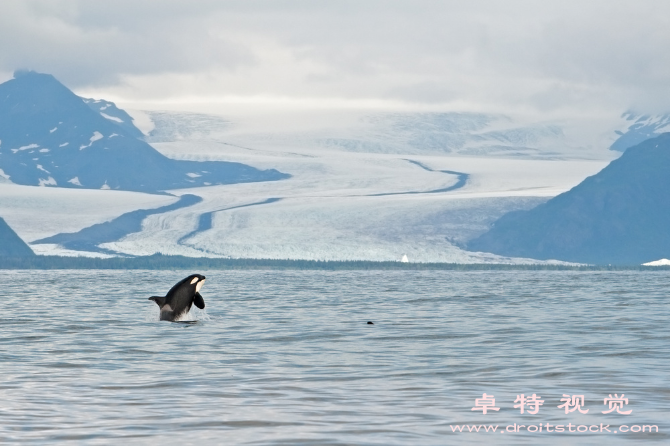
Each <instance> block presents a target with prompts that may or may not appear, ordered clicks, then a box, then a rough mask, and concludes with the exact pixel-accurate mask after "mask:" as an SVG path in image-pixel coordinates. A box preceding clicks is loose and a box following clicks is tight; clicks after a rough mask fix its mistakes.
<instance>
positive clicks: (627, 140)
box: [610, 111, 670, 152]
mask: <svg viewBox="0 0 670 446" xmlns="http://www.w3.org/2000/svg"><path fill="white" fill-rule="evenodd" d="M621 117H622V118H623V119H625V120H626V128H625V129H624V131H621V130H617V131H616V133H617V135H619V137H618V138H617V140H616V141H614V143H613V144H612V146H611V147H610V148H611V149H612V150H617V151H619V152H623V151H625V150H626V149H628V148H629V147H633V146H636V145H638V144H640V143H641V142H642V141H646V140H647V139H651V138H655V137H657V136H658V135H659V134H661V133H664V132H670V114H662V115H645V114H640V113H635V112H632V111H627V112H626V113H624V114H623V115H621Z"/></svg>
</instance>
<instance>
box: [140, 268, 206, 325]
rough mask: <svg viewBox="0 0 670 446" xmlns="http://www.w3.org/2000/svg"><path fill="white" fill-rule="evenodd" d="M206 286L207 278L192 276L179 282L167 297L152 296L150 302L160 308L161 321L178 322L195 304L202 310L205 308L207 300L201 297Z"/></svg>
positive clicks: (197, 275) (200, 275)
mask: <svg viewBox="0 0 670 446" xmlns="http://www.w3.org/2000/svg"><path fill="white" fill-rule="evenodd" d="M204 284H205V276H203V275H202V274H192V275H190V276H188V277H186V278H185V279H182V280H180V281H179V282H177V283H176V284H175V285H174V286H173V287H172V288H170V291H168V293H167V294H166V295H165V296H151V297H150V298H149V300H153V301H154V302H156V304H157V305H158V307H159V308H160V310H161V315H160V320H162V321H171V322H176V321H179V320H180V319H181V318H182V317H184V316H186V315H187V314H188V312H189V311H190V310H191V306H192V305H193V304H195V306H196V307H198V308H200V309H201V310H202V309H204V308H205V300H204V299H203V298H202V296H201V295H200V289H201V288H202V286H203V285H204Z"/></svg>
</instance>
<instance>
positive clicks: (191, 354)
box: [0, 271, 670, 445]
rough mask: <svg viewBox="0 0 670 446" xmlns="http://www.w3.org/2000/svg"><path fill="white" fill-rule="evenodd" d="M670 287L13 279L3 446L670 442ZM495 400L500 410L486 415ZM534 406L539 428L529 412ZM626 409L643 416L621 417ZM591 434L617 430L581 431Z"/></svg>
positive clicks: (0, 392) (487, 275)
mask: <svg viewBox="0 0 670 446" xmlns="http://www.w3.org/2000/svg"><path fill="white" fill-rule="evenodd" d="M195 272H199V273H202V274H205V275H206V276H207V283H206V284H205V286H204V287H203V289H202V290H201V294H202V295H203V297H204V298H205V302H206V304H207V307H206V310H205V311H199V310H197V309H194V310H192V313H191V314H190V315H189V319H191V320H192V321H194V323H188V324H186V323H170V322H160V321H158V320H157V318H158V307H157V306H156V305H155V304H154V303H153V302H150V301H148V300H147V298H148V297H149V296H151V295H155V294H164V293H165V292H167V290H168V289H169V288H170V287H171V286H172V285H173V284H174V283H176V282H177V281H178V280H180V279H182V278H183V277H186V276H187V275H188V274H190V273H195ZM669 282H670V273H668V272H667V271H666V272H634V271H630V272H572V271H477V272H452V271H337V272H328V271H327V272H323V271H0V283H1V284H2V293H1V296H0V302H1V304H0V305H2V310H3V311H2V314H1V315H0V443H19V442H20V443H26V444H30V443H39V444H51V443H63V442H70V443H73V444H75V443H76V444H118V443H120V442H123V443H124V444H158V443H162V444H244V445H300V444H305V445H396V444H397V445H444V444H593V445H599V444H639V443H640V442H643V441H644V442H655V443H658V444H668V443H670V434H669V433H670V377H669V375H670V328H669V321H670V299H669V297H670V287H669V286H668V284H669ZM367 321H372V322H374V324H373V325H370V324H367ZM484 393H486V394H487V395H491V396H492V397H493V398H494V399H495V407H498V408H499V410H498V411H497V412H496V411H492V410H489V411H488V413H487V414H483V413H482V411H473V410H472V408H473V407H474V406H475V405H476V401H475V400H476V399H481V398H482V396H483V394H484ZM533 394H535V396H536V398H535V399H536V400H540V399H541V400H542V401H543V403H542V405H541V406H539V407H538V412H537V413H536V414H532V413H528V412H529V411H531V412H532V411H534V409H533V406H532V405H527V406H525V412H524V413H523V414H522V413H521V412H520V408H514V405H515V400H517V399H520V398H518V397H519V396H520V395H524V397H525V398H532V395H533ZM622 394H624V395H625V397H622ZM563 395H568V396H569V398H570V400H571V401H572V395H583V401H584V404H583V405H582V406H581V407H580V409H582V411H583V410H586V409H588V412H587V413H581V412H580V411H578V410H574V411H573V412H570V413H567V414H566V413H565V408H564V407H563V408H559V407H558V406H560V405H562V404H563V402H562V401H561V399H562V398H564V397H563ZM610 395H612V401H614V400H616V399H619V400H620V401H621V403H620V404H619V405H620V407H619V412H627V411H628V410H632V412H631V413H629V414H623V413H617V411H616V410H613V411H612V412H610V413H607V414H603V413H602V412H603V411H607V410H609V403H607V404H605V402H606V401H605V398H608V397H609V396H610ZM621 398H626V399H627V400H626V401H627V403H624V400H623V399H621ZM575 401H577V400H575ZM517 405H518V404H517ZM480 407H481V405H480ZM613 407H614V408H616V407H617V406H616V405H614V406H613ZM571 408H576V405H573V406H571ZM540 423H542V427H543V430H542V431H539V425H540ZM547 423H549V424H550V425H551V426H552V427H550V430H551V432H547V427H546V424H547ZM601 423H602V425H603V426H605V429H609V432H607V430H604V431H603V432H600V430H599V429H600V428H601ZM568 424H570V426H574V427H572V428H570V427H568ZM464 425H465V428H464V431H463V432H459V428H458V426H460V428H463V426H464ZM468 425H475V426H480V425H482V426H483V425H487V426H488V425H491V426H497V428H496V431H495V432H493V431H489V432H484V429H483V428H482V430H481V431H480V432H474V431H473V432H469V431H468V430H469V428H468ZM513 425H516V426H517V428H518V432H513V430H515V428H514V427H512V426H513ZM520 425H523V426H524V427H519V426H520ZM557 425H562V426H564V429H565V432H562V433H557V432H556V431H555V429H556V427H555V426H557ZM622 425H625V426H627V427H624V428H623V429H624V430H626V429H628V430H635V429H636V428H635V426H640V429H642V428H643V426H645V425H646V426H649V425H656V426H657V427H658V432H652V433H650V432H649V431H648V430H647V431H645V432H638V433H634V432H621V429H622V428H621V426H622ZM529 426H535V428H537V429H538V431H537V432H529V431H528V428H529ZM580 426H586V428H587V429H588V428H591V429H593V427H592V426H596V429H597V430H598V432H586V433H580V432H568V431H569V430H570V429H572V430H576V429H577V428H578V427H580ZM606 426H609V428H607V427H606ZM510 429H511V430H510ZM530 429H531V430H533V428H532V427H531V428H530ZM582 429H583V428H582ZM454 430H456V431H455V432H454ZM615 431H616V433H615Z"/></svg>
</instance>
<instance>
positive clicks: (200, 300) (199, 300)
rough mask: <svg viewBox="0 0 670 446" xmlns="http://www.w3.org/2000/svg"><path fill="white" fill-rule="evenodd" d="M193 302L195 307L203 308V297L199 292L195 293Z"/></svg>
mask: <svg viewBox="0 0 670 446" xmlns="http://www.w3.org/2000/svg"><path fill="white" fill-rule="evenodd" d="M193 303H194V304H195V306H196V307H198V308H200V309H201V310H203V309H204V308H205V299H203V298H202V296H201V295H200V293H198V292H196V293H195V297H194V298H193Z"/></svg>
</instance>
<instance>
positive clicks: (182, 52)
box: [0, 0, 670, 113]
mask: <svg viewBox="0 0 670 446" xmlns="http://www.w3.org/2000/svg"><path fill="white" fill-rule="evenodd" d="M668 43H670V2H667V1H636V2H633V1H630V2H616V1H611V0H610V1H597V0H592V1H588V2H584V1H583V0H582V1H568V0H561V1H553V2H550V1H510V0H505V1H471V0H470V1H416V0H412V1H362V0H358V1H346V0H338V1H328V2H326V1H322V2H319V1H313V0H311V1H278V0H274V1H253V0H243V1H206V0H202V1H198V0H191V1H188V2H185V1H176V0H166V1H141V2H138V1H137V0H134V1H125V0H121V1H119V0H115V1H113V2H109V1H97V0H81V1H77V0H41V1H37V0H35V1H30V0H17V1H14V0H3V2H2V3H0V45H1V48H0V72H2V73H3V76H4V78H5V79H6V78H8V77H11V73H12V72H13V71H14V70H15V69H18V68H28V69H33V70H36V71H41V72H47V73H52V74H54V75H55V76H56V77H57V78H59V79H60V80H61V81H62V82H63V83H65V84H66V85H67V86H69V87H70V88H73V89H75V90H77V91H87V92H97V93H99V95H102V94H105V95H106V96H108V97H113V98H123V99H125V100H138V101H142V100H180V99H184V98H200V99H202V100H209V99H212V100H218V99H221V98H224V99H225V98H228V99H230V98H236V99H237V100H256V101H269V102H272V101H284V102H286V103H292V102H306V103H314V104H332V105H343V104H344V105H346V104H349V105H352V106H370V105H373V106H374V105H384V104H385V105H386V106H388V107H393V108H399V109H403V108H417V107H418V108H420V107H437V108H439V107H447V108H452V109H453V108H462V109H482V110H489V109H490V110H494V109H495V110H505V109H524V110H526V111H529V110H530V111H534V112H538V113H553V112H556V111H561V110H562V111H574V112H580V111H584V110H599V109H601V110H603V109H616V110H617V111H619V110H620V111H623V110H625V109H626V108H629V107H634V108H636V109H639V110H642V111H652V112H656V111H667V110H670V51H668V49H667V48H668Z"/></svg>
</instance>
